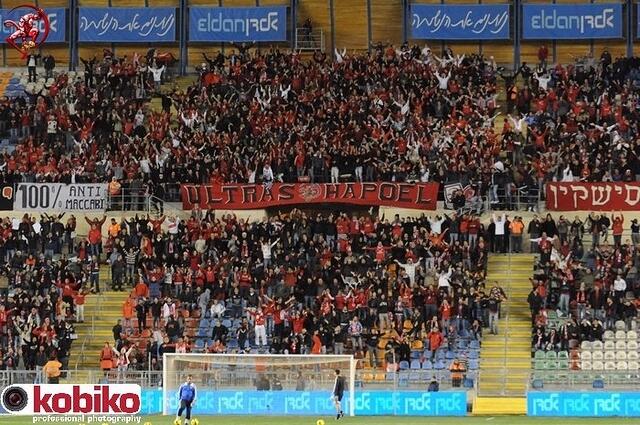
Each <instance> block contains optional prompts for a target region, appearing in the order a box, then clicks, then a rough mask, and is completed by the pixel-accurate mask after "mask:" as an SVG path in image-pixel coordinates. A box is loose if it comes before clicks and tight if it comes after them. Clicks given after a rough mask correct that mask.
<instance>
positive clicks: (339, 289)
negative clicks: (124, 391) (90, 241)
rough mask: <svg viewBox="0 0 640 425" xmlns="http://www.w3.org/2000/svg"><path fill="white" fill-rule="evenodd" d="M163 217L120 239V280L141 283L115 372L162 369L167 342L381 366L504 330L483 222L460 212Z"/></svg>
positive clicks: (127, 311)
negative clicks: (349, 358) (457, 222)
mask: <svg viewBox="0 0 640 425" xmlns="http://www.w3.org/2000/svg"><path fill="white" fill-rule="evenodd" d="M162 220H163V218H161V219H160V220H156V221H155V225H153V224H152V225H149V224H150V222H149V221H148V220H147V219H146V218H143V219H138V220H134V221H132V222H129V223H124V222H123V223H122V226H121V228H120V232H119V233H118V234H115V235H110V238H113V239H114V240H113V243H112V244H111V246H112V251H111V253H110V254H109V258H110V259H111V260H112V261H111V267H112V276H114V277H113V279H114V281H113V283H112V285H114V286H120V285H121V281H120V279H121V278H122V277H123V276H124V273H123V270H124V269H125V268H126V267H127V266H128V265H129V264H131V268H130V269H131V270H135V273H133V276H132V279H133V280H128V278H127V279H125V280H127V285H129V284H131V283H133V284H134V285H135V286H134V287H133V290H132V294H131V297H130V298H129V299H128V300H127V301H126V302H125V304H124V305H123V318H122V321H119V322H118V324H117V325H116V326H115V327H114V330H113V331H114V339H115V343H114V346H111V345H109V346H105V349H104V350H103V353H102V356H101V360H103V361H104V360H108V362H106V363H104V364H103V366H105V368H110V367H112V368H115V367H116V365H121V364H122V365H123V366H124V367H123V368H124V369H126V368H127V367H128V365H129V364H130V363H131V359H132V358H136V356H139V357H140V359H138V360H137V362H138V361H140V362H145V361H146V359H145V354H146V355H148V354H149V353H150V354H151V356H150V357H151V362H152V364H153V365H154V367H159V366H158V363H159V361H160V360H161V355H162V353H164V352H173V351H177V352H187V351H207V352H217V353H222V352H250V351H252V350H253V351H256V350H258V351H260V352H271V353H289V354H300V353H307V354H320V353H335V354H340V353H347V352H348V353H354V354H356V355H358V356H359V357H361V358H362V357H365V354H366V357H367V358H368V359H369V362H370V364H371V365H372V366H376V365H382V364H383V362H384V361H387V362H390V361H391V360H393V359H395V360H396V361H397V362H399V361H402V360H407V361H408V360H409V359H408V356H409V353H410V352H411V350H421V351H423V350H425V349H426V350H430V351H431V355H433V353H435V352H436V351H437V350H438V348H440V347H443V348H444V347H447V345H446V344H450V345H449V346H450V347H455V346H456V343H457V341H459V340H460V339H464V340H469V339H476V340H479V339H480V337H481V335H482V332H483V327H488V326H489V325H490V324H491V322H492V320H493V324H492V326H491V330H492V331H494V332H496V331H497V322H496V321H497V317H498V312H499V305H500V302H501V301H502V300H503V299H504V293H503V292H502V291H501V289H500V288H498V287H497V286H495V287H489V286H485V281H484V274H485V269H486V260H487V244H486V242H485V239H484V236H483V235H484V233H482V232H483V231H484V230H483V229H479V232H478V235H477V237H474V238H469V236H470V234H469V232H468V231H467V230H464V231H456V232H455V233H453V231H452V230H453V226H452V224H451V222H452V220H451V218H449V217H426V216H422V217H421V218H418V219H412V218H399V217H398V216H396V217H394V218H393V219H386V218H385V217H382V218H381V219H376V218H374V217H371V216H369V215H368V214H363V215H361V216H358V215H357V214H353V215H347V214H344V213H332V214H329V215H328V216H326V215H320V214H318V215H307V214H306V213H304V212H301V211H299V210H293V211H291V212H290V213H288V214H284V213H282V214H279V215H277V216H274V217H270V218H265V219H263V220H262V221H258V222H248V221H246V220H238V219H236V218H235V217H234V216H232V215H227V216H223V217H217V216H215V215H214V214H212V213H206V214H203V213H202V212H201V211H198V210H196V211H194V213H193V214H192V216H191V217H190V218H189V219H188V220H186V221H182V222H179V223H177V225H176V223H175V222H174V221H171V220H172V219H167V220H168V223H167V222H165V223H164V224H163V223H162ZM466 220H467V218H466V217H465V221H466ZM473 220H476V219H475V218H474V219H473ZM167 224H168V225H167ZM116 276H118V277H116ZM127 276H128V275H127ZM194 318H196V319H194ZM203 321H205V322H206V323H207V324H205V325H203V324H202V322H203ZM198 323H199V324H198ZM145 344H146V348H143V347H144V345H145ZM114 348H115V349H114ZM131 349H134V352H135V353H137V354H134V355H133V357H132V356H130V355H129V354H127V353H129V351H130V350H131ZM385 349H387V350H388V353H391V354H389V355H390V356H391V358H390V359H391V360H390V359H386V358H384V357H383V358H380V355H379V351H378V350H382V351H381V352H384V350H385Z"/></svg>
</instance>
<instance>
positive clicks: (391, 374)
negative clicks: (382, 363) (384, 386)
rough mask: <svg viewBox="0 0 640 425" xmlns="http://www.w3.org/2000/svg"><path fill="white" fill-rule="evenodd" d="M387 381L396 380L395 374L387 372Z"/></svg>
mask: <svg viewBox="0 0 640 425" xmlns="http://www.w3.org/2000/svg"><path fill="white" fill-rule="evenodd" d="M385 379H386V380H387V381H393V380H394V379H396V374H395V372H387V373H386V375H385Z"/></svg>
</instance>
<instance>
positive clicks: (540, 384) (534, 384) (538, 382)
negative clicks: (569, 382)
mask: <svg viewBox="0 0 640 425" xmlns="http://www.w3.org/2000/svg"><path fill="white" fill-rule="evenodd" d="M531 388H533V389H534V390H541V389H543V388H544V381H543V380H542V379H534V380H533V381H531Z"/></svg>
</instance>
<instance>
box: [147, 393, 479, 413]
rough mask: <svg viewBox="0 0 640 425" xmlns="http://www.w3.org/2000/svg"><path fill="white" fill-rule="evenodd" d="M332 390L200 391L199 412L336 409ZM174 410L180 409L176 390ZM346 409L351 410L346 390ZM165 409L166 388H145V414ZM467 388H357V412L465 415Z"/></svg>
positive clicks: (309, 411) (170, 395)
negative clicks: (440, 390) (450, 389)
mask: <svg viewBox="0 0 640 425" xmlns="http://www.w3.org/2000/svg"><path fill="white" fill-rule="evenodd" d="M329 396H330V394H329V392H328V391H206V390H200V391H198V403H197V407H196V412H197V414H198V415H298V416H303V415H304V416H306V415H310V416H314V415H315V416H322V415H332V414H334V413H335V409H334V407H333V402H332V401H331V399H330V397H329ZM168 402H169V403H170V405H169V406H170V408H169V410H170V411H173V410H175V409H177V407H178V404H177V399H176V397H175V394H174V392H172V393H170V394H169V395H168ZM343 409H344V411H345V412H347V411H349V397H348V394H345V397H344V399H343ZM161 412H162V390H161V389H155V390H146V389H145V390H143V391H142V410H141V413H142V414H159V413H161ZM466 413H467V393H466V392H464V391H443V392H422V391H356V394H355V414H356V416H358V415H363V416H382V415H384V416H464V415H466Z"/></svg>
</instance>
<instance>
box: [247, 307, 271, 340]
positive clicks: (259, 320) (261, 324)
mask: <svg viewBox="0 0 640 425" xmlns="http://www.w3.org/2000/svg"><path fill="white" fill-rule="evenodd" d="M247 311H248V313H249V314H250V315H251V316H253V319H254V320H253V321H254V334H255V337H256V345H257V346H258V347H261V346H264V345H267V329H266V326H265V325H266V316H265V314H264V312H263V311H262V308H260V307H258V309H257V310H256V309H248V310H247Z"/></svg>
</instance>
